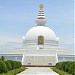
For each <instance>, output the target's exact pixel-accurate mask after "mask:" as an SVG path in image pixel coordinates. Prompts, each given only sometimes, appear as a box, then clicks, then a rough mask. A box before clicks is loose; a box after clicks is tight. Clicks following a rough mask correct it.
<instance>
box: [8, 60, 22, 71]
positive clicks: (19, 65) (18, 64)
mask: <svg viewBox="0 0 75 75" xmlns="http://www.w3.org/2000/svg"><path fill="white" fill-rule="evenodd" d="M8 62H9V63H10V64H11V66H12V70H13V69H17V68H20V67H21V66H22V64H21V62H19V61H12V60H8Z"/></svg>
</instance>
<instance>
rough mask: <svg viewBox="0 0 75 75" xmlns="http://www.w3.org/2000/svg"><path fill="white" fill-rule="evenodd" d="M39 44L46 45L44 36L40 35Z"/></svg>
mask: <svg viewBox="0 0 75 75" xmlns="http://www.w3.org/2000/svg"><path fill="white" fill-rule="evenodd" d="M38 45H44V37H43V36H38Z"/></svg>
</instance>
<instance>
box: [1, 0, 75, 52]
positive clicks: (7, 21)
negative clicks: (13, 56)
mask: <svg viewBox="0 0 75 75" xmlns="http://www.w3.org/2000/svg"><path fill="white" fill-rule="evenodd" d="M41 3H42V4H43V5H44V12H45V16H46V20H47V23H46V26H48V27H50V28H51V29H52V30H53V31H54V32H55V33H56V36H58V37H59V45H60V46H61V47H64V48H67V49H68V51H71V52H72V53H74V7H75V6H74V0H0V47H1V46H2V47H3V45H4V46H5V44H6V43H8V42H15V43H22V41H23V40H22V37H23V36H25V34H26V32H27V31H28V30H29V29H30V28H32V27H34V26H36V23H35V20H36V18H37V15H38V11H39V5H40V4H41Z"/></svg>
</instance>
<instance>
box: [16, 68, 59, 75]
mask: <svg viewBox="0 0 75 75" xmlns="http://www.w3.org/2000/svg"><path fill="white" fill-rule="evenodd" d="M17 75H59V74H57V73H56V72H54V71H53V70H52V69H50V68H49V67H28V69H27V70H25V71H23V72H21V73H19V74H17Z"/></svg>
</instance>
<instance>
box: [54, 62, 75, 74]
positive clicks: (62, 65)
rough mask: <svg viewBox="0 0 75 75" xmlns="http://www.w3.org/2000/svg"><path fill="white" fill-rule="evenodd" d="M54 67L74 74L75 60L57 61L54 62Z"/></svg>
mask: <svg viewBox="0 0 75 75" xmlns="http://www.w3.org/2000/svg"><path fill="white" fill-rule="evenodd" d="M55 67H56V68H58V69H59V70H62V71H65V72H68V73H69V74H72V75H75V61H66V62H59V63H57V64H56V66H55Z"/></svg>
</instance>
